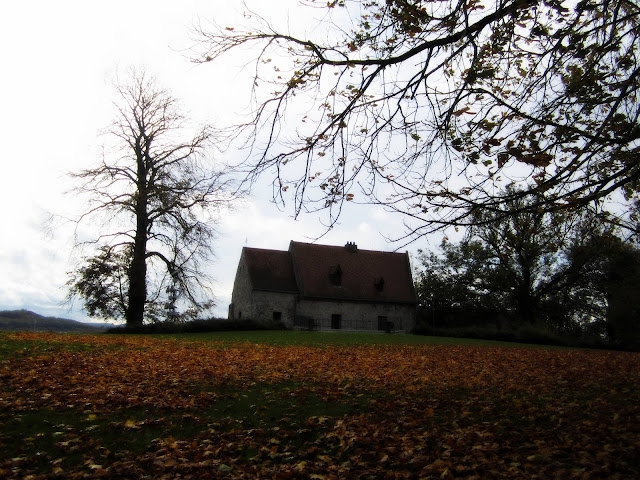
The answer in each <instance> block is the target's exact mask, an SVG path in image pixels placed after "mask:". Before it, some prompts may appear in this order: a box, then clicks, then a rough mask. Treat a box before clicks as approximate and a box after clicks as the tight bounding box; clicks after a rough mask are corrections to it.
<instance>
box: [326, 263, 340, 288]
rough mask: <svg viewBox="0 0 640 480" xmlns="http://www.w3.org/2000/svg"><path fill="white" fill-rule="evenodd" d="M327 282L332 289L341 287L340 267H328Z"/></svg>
mask: <svg viewBox="0 0 640 480" xmlns="http://www.w3.org/2000/svg"><path fill="white" fill-rule="evenodd" d="M329 281H330V282H331V285H333V286H334V287H341V286H342V269H341V268H340V265H331V267H329Z"/></svg>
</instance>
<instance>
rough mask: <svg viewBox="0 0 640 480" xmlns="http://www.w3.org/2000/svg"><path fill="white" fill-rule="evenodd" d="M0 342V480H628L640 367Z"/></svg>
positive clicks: (33, 339)
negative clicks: (566, 479)
mask: <svg viewBox="0 0 640 480" xmlns="http://www.w3.org/2000/svg"><path fill="white" fill-rule="evenodd" d="M0 345H1V347H2V348H0V354H1V355H2V357H0V358H1V359H0V478H167V479H169V478H194V479H196V478H285V479H287V478H300V479H302V478H316V479H321V478H335V479H344V478H482V479H484V478H518V479H519V478H580V479H583V478H629V479H632V478H633V479H637V478H640V381H639V380H640V355H638V354H633V353H621V352H605V351H587V350H559V349H533V348H508V347H495V346H468V345H459V346H442V345H424V346H420V345H360V346H357V345H356V346H331V345H330V346H324V347H316V346H305V345H295V346H274V345H259V344H250V343H224V344H223V343H216V342H214V341H188V340H184V339H181V340H180V341H175V340H170V339H162V338H149V337H112V336H106V335H104V336H75V335H73V336H66V335H56V334H36V333H20V334H6V335H3V336H2V337H0Z"/></svg>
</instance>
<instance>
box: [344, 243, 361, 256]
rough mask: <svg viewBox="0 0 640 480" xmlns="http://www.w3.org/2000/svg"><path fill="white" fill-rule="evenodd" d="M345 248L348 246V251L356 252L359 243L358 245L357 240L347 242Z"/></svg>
mask: <svg viewBox="0 0 640 480" xmlns="http://www.w3.org/2000/svg"><path fill="white" fill-rule="evenodd" d="M344 248H346V249H347V252H350V253H356V252H357V251H358V245H356V242H347V244H346V245H345V246H344Z"/></svg>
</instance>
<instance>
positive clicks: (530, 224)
mask: <svg viewBox="0 0 640 480" xmlns="http://www.w3.org/2000/svg"><path fill="white" fill-rule="evenodd" d="M534 201H539V199H533V198H530V197H526V196H524V197H522V198H520V199H518V200H514V201H513V202H512V203H511V204H510V205H508V206H507V208H511V209H513V211H516V212H518V213H514V214H512V215H505V213H508V211H507V210H501V211H496V212H495V213H493V214H491V213H488V212H487V211H482V212H478V213H474V215H476V220H477V225H475V226H473V227H470V228H469V229H467V231H466V232H465V235H464V238H463V239H462V240H461V241H460V242H458V243H452V242H449V241H447V240H446V239H445V240H443V242H442V244H441V246H440V249H439V251H438V252H422V251H421V252H420V256H419V261H420V266H419V267H418V272H417V279H416V280H417V293H418V297H419V300H420V307H419V326H418V332H419V333H429V334H446V335H461V336H477V337H485V338H495V339H503V340H517V341H528V342H534V343H557V344H578V345H593V346H598V345H604V346H612V347H616V348H624V349H638V348H639V347H640V311H639V309H638V300H637V292H638V291H640V250H639V249H638V248H637V247H636V246H635V244H634V243H633V242H632V241H631V240H630V239H623V238H622V237H621V236H620V232H619V231H618V229H617V228H616V227H615V226H613V225H612V224H611V222H608V221H607V219H606V218H604V217H603V216H602V215H599V214H598V212H596V211H594V210H587V209H579V210H576V211H567V210H565V211H562V212H535V211H533V212H532V211H527V210H526V209H523V208H522V207H523V206H525V205H522V204H523V203H526V202H534Z"/></svg>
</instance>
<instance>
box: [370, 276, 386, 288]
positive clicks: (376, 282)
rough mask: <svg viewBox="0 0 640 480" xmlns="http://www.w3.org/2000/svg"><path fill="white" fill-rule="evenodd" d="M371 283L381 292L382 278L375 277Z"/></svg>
mask: <svg viewBox="0 0 640 480" xmlns="http://www.w3.org/2000/svg"><path fill="white" fill-rule="evenodd" d="M373 285H374V286H375V287H376V290H377V291H378V292H382V291H383V290H384V278H382V277H377V278H376V279H374V281H373Z"/></svg>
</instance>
